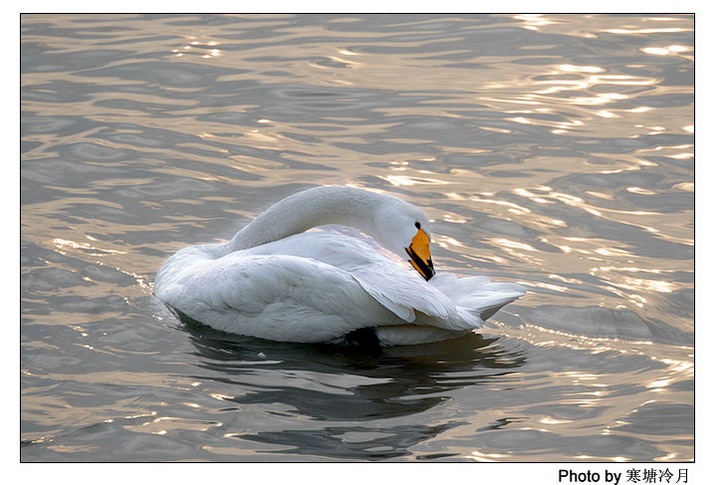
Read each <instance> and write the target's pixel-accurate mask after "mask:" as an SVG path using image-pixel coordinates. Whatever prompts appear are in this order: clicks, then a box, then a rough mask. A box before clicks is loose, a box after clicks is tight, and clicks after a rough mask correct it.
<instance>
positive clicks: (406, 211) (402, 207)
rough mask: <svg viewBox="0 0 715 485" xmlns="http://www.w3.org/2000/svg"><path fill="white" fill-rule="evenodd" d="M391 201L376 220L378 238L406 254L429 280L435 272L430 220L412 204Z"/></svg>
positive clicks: (399, 253) (396, 252)
mask: <svg viewBox="0 0 715 485" xmlns="http://www.w3.org/2000/svg"><path fill="white" fill-rule="evenodd" d="M391 199H392V198H391ZM391 202H392V203H390V204H386V205H385V206H384V207H383V208H381V210H379V211H378V216H377V220H376V221H375V222H376V224H375V225H376V226H377V228H378V229H377V231H378V233H379V235H378V237H377V239H379V240H380V242H382V243H383V244H384V245H385V247H387V249H389V250H390V251H392V252H393V253H395V254H397V255H398V256H401V257H405V258H406V259H407V262H409V263H410V264H411V265H412V267H413V268H415V269H416V270H417V272H418V273H419V274H420V275H421V276H422V277H423V278H424V279H425V280H427V281H429V280H430V278H432V276H434V273H435V271H434V265H433V264H432V255H431V253H430V237H431V235H432V231H431V229H430V224H429V219H427V216H426V215H425V213H424V212H422V211H421V210H420V209H418V208H417V207H415V206H413V205H412V204H408V203H407V202H404V201H402V200H400V199H397V198H395V199H394V200H393V201H391Z"/></svg>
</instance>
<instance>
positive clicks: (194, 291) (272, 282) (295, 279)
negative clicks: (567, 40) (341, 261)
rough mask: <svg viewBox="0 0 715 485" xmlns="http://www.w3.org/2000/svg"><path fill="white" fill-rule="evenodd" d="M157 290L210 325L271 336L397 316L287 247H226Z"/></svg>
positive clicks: (305, 334) (329, 330)
mask: <svg viewBox="0 0 715 485" xmlns="http://www.w3.org/2000/svg"><path fill="white" fill-rule="evenodd" d="M160 290H161V294H158V295H157V296H159V297H160V298H161V299H162V300H164V301H165V302H166V303H168V304H169V305H171V306H173V307H175V308H177V309H178V310H180V311H181V312H182V313H185V314H186V315H188V316H189V317H191V318H193V319H195V320H198V321H200V322H202V323H205V324H207V325H209V326H211V327H214V328H218V329H219V330H224V331H228V332H234V333H240V334H243V335H252V336H255V337H260V338H266V339H271V340H277V341H291V342H325V341H330V340H334V339H336V338H340V337H342V336H344V335H345V334H347V333H349V332H351V331H353V330H357V329H359V328H363V327H368V326H375V325H378V324H380V325H385V324H387V325H389V324H399V323H404V322H402V321H401V320H400V319H398V318H397V317H395V316H394V315H393V314H392V313H391V312H389V311H387V309H385V308H384V307H383V306H382V305H380V304H379V303H378V302H377V301H376V300H375V299H374V298H372V297H371V296H370V295H369V294H368V293H367V292H366V291H365V290H364V289H363V287H362V286H361V285H360V284H359V283H358V282H357V281H356V280H355V279H354V278H353V277H352V276H351V275H350V274H348V273H346V272H345V271H342V270H340V269H338V268H335V267H332V266H330V265H328V264H325V263H322V262H320V261H315V260H311V259H307V258H302V257H297V256H290V255H246V254H241V253H233V254H230V255H227V256H225V257H223V258H220V259H217V260H207V261H204V262H202V263H200V264H197V265H195V266H194V267H193V268H192V269H191V271H187V272H186V277H185V278H181V279H179V280H177V281H176V283H175V284H169V285H162V286H161V288H160Z"/></svg>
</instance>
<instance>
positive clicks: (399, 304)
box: [247, 229, 482, 330]
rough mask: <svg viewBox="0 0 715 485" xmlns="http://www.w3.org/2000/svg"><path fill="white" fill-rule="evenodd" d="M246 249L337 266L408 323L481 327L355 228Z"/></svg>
mask: <svg viewBox="0 0 715 485" xmlns="http://www.w3.org/2000/svg"><path fill="white" fill-rule="evenodd" d="M247 252H248V253H250V254H265V255H269V254H284V255H293V256H300V257H304V258H310V259H312V260H315V261H320V262H323V263H326V264H329V265H331V266H333V267H335V268H339V269H340V270H342V271H344V272H346V273H347V274H349V275H350V276H352V278H354V280H356V281H357V282H358V283H359V284H360V286H361V287H362V288H363V289H364V290H365V291H366V292H367V293H368V294H369V295H371V296H372V297H373V298H374V299H375V300H376V301H378V302H379V303H380V304H381V305H382V306H384V307H385V308H387V309H388V310H390V311H391V312H392V313H394V314H395V315H397V316H398V317H399V318H400V319H401V320H403V321H404V322H408V323H412V322H415V321H416V320H423V321H424V323H426V324H427V325H430V326H434V327H441V328H445V329H450V330H464V329H472V328H479V327H481V325H482V321H481V319H480V318H475V316H476V315H475V314H472V313H469V312H464V311H460V310H459V309H458V308H457V307H456V306H455V304H454V303H453V302H452V301H451V300H450V298H449V297H448V296H447V295H445V294H444V293H443V292H442V291H440V290H439V288H437V287H435V286H433V285H432V284H430V283H428V282H427V281H425V280H424V279H422V278H421V277H420V276H419V275H418V274H417V273H416V272H415V271H414V270H413V269H412V268H410V267H408V266H407V264H405V263H403V262H401V261H399V260H398V259H396V258H395V257H394V256H393V255H392V253H389V252H388V251H386V250H384V249H383V248H382V247H380V246H379V244H377V242H375V241H374V240H373V239H372V238H369V237H368V236H364V235H362V234H361V233H359V232H358V231H354V230H352V229H341V230H340V232H337V229H333V230H330V229H329V230H317V231H310V232H305V233H302V234H296V235H294V236H290V237H287V238H285V239H283V240H280V241H276V242H274V243H270V244H266V245H263V246H259V247H256V248H252V249H250V250H247Z"/></svg>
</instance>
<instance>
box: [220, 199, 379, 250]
mask: <svg viewBox="0 0 715 485" xmlns="http://www.w3.org/2000/svg"><path fill="white" fill-rule="evenodd" d="M383 197H384V196H381V195H379V194H375V193H372V192H367V191H365V190H360V189H353V188H351V187H316V188H314V189H309V190H306V191H303V192H298V193H297V194H294V195H291V196H290V197H287V198H285V199H283V200H281V201H280V202H278V203H276V204H275V205H273V206H271V207H270V208H268V209H267V210H266V211H265V212H263V213H262V214H260V215H259V216H258V217H256V218H255V219H254V220H253V221H251V223H250V224H248V225H247V226H246V227H244V228H243V229H241V230H240V231H239V232H238V233H237V234H236V235H235V236H234V237H233V239H231V241H230V242H229V243H228V245H227V246H228V247H227V249H228V251H229V252H233V251H238V250H242V249H249V248H252V247H256V246H260V245H262V244H267V243H270V242H273V241H278V240H280V239H283V238H286V237H288V236H291V235H293V234H298V233H301V232H305V231H307V230H308V229H311V228H313V227H317V226H322V225H326V224H342V225H346V226H351V227H354V228H356V229H358V230H360V231H363V232H366V233H368V234H371V235H372V234H374V233H375V224H374V214H375V212H376V211H377V209H378V207H379V206H380V203H381V202H382V198H383Z"/></svg>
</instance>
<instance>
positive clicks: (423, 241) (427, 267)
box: [405, 229, 434, 281]
mask: <svg viewBox="0 0 715 485" xmlns="http://www.w3.org/2000/svg"><path fill="white" fill-rule="evenodd" d="M405 250H406V251H407V254H408V255H409V256H410V264H411V265H412V267H413V268H415V269H416V270H417V272H418V273H419V274H421V275H422V277H423V278H424V279H425V280H427V281H429V280H430V278H432V277H433V276H434V265H432V256H431V255H430V251H429V236H428V235H427V233H426V232H424V231H423V230H422V229H419V230H418V231H417V234H416V235H415V237H413V238H412V243H410V247H409V248H405Z"/></svg>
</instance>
